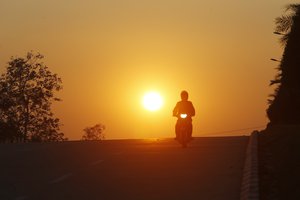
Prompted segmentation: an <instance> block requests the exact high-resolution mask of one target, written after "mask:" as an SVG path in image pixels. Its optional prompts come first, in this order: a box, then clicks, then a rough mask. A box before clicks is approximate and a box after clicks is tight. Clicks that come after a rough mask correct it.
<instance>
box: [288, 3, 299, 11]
mask: <svg viewBox="0 0 300 200" xmlns="http://www.w3.org/2000/svg"><path fill="white" fill-rule="evenodd" d="M299 8H300V4H289V5H287V6H286V7H285V12H287V11H292V12H294V13H296V12H297V11H298V9H299Z"/></svg>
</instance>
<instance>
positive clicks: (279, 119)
mask: <svg viewBox="0 0 300 200" xmlns="http://www.w3.org/2000/svg"><path fill="white" fill-rule="evenodd" d="M286 11H290V13H288V14H286V15H283V16H281V17H278V18H276V20H275V23H276V29H275V31H276V32H279V33H280V34H281V35H282V37H281V43H282V44H283V45H285V49H284V53H283V56H282V59H281V62H280V65H279V67H278V71H279V72H278V74H277V76H276V77H275V79H274V80H272V81H271V85H273V84H277V85H278V86H277V88H276V89H275V93H274V94H273V95H271V96H272V97H273V99H272V100H269V103H270V105H269V108H268V109H267V115H268V117H269V119H270V124H299V123H300V4H291V5H289V6H287V9H286Z"/></svg>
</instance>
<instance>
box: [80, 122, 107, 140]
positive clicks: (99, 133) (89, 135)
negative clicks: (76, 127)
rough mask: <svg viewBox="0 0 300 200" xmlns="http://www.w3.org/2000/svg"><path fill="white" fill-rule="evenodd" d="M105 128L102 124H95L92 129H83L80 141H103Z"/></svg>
mask: <svg viewBox="0 0 300 200" xmlns="http://www.w3.org/2000/svg"><path fill="white" fill-rule="evenodd" d="M104 129H105V126H104V125H102V124H96V125H95V126H92V127H86V128H85V129H83V131H84V134H83V136H82V140H104V139H105V136H104V133H103V131H104Z"/></svg>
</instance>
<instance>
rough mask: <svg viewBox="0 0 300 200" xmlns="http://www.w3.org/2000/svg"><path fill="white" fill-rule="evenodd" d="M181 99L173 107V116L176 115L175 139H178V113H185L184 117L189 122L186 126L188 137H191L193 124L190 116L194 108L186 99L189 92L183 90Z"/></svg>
mask: <svg viewBox="0 0 300 200" xmlns="http://www.w3.org/2000/svg"><path fill="white" fill-rule="evenodd" d="M180 96H181V101H179V102H177V104H176V106H175V108H174V109H173V116H174V117H177V118H178V119H177V122H176V125H175V133H176V139H178V134H179V131H180V125H181V124H180V122H181V119H180V114H187V117H186V119H187V120H188V121H189V122H190V123H189V127H188V133H189V137H190V139H192V132H193V125H192V117H193V116H195V108H194V106H193V103H192V102H191V101H188V98H189V94H188V92H187V91H185V90H183V91H182V92H181V94H180Z"/></svg>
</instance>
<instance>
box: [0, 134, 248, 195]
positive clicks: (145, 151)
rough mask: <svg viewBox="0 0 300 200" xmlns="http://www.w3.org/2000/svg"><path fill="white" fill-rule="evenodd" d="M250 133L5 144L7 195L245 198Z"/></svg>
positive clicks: (2, 175)
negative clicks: (181, 140)
mask: <svg viewBox="0 0 300 200" xmlns="http://www.w3.org/2000/svg"><path fill="white" fill-rule="evenodd" d="M248 139H249V138H248V137H246V136H241V137H214V138H213V137H212V138H205V137H204V138H196V139H194V140H193V141H192V143H191V144H190V146H189V147H188V148H186V149H183V148H181V147H180V146H179V144H178V143H176V141H174V140H173V139H163V140H111V141H91V142H82V141H70V142H61V143H43V144H38V143H36V144H0V160H1V164H0V199H1V200H2V199H4V200H5V199H8V200H10V199H12V200H29V199H43V200H48V199H55V200H60V199H130V200H133V199H139V200H140V199H142V200H143V199H164V200H165V199H204V200H223V199H224V200H225V199H226V200H235V199H236V200H238V199H239V195H240V186H241V179H242V170H243V165H244V159H245V151H246V146H247V142H248Z"/></svg>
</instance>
